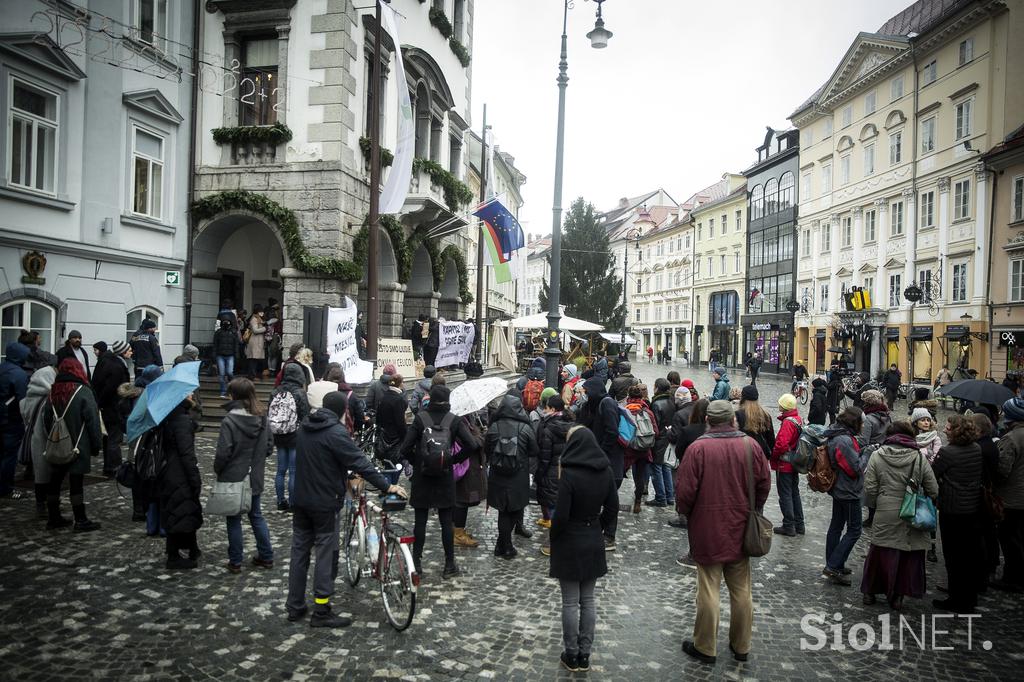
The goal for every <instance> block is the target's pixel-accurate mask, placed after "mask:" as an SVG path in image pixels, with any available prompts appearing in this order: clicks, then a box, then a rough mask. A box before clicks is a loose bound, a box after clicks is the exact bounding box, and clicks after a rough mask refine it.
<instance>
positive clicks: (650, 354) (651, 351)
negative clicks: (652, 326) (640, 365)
mask: <svg viewBox="0 0 1024 682" xmlns="http://www.w3.org/2000/svg"><path fill="white" fill-rule="evenodd" d="M647 364H649V365H653V364H654V347H653V346H647Z"/></svg>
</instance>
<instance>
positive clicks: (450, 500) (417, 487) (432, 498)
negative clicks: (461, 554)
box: [401, 384, 480, 578]
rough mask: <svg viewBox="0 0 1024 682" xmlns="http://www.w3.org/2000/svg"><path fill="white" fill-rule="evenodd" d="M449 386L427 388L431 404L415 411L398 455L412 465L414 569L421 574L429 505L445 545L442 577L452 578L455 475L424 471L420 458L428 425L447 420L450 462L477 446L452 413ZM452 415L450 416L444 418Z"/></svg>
mask: <svg viewBox="0 0 1024 682" xmlns="http://www.w3.org/2000/svg"><path fill="white" fill-rule="evenodd" d="M450 396H451V389H450V388H448V387H447V386H444V385H442V384H438V385H437V386H432V387H431V389H430V404H429V405H428V406H427V409H425V410H420V411H419V412H417V413H416V417H415V419H413V420H412V425H411V426H410V427H409V429H408V431H406V434H405V441H404V442H403V443H402V449H401V456H402V458H403V459H406V460H408V461H409V463H410V464H412V466H413V470H412V494H411V495H410V496H409V504H410V505H411V506H412V508H413V509H414V510H415V511H416V525H415V526H414V529H413V535H414V536H415V540H414V542H413V546H412V560H413V563H414V564H415V566H416V572H417V573H419V574H420V575H421V576H422V575H423V569H422V565H421V563H420V559H421V557H422V556H423V542H424V540H425V539H426V534H427V517H428V516H429V515H430V510H431V509H436V510H437V520H438V522H439V523H440V525H441V543H442V544H443V545H444V561H445V566H444V573H443V577H445V578H452V577H455V576H457V575H459V573H460V571H459V567H458V566H456V564H455V544H454V539H453V535H454V532H453V529H452V513H453V509H454V507H455V477H454V475H453V474H452V471H451V468H450V467H449V468H447V469H446V470H445V473H444V474H443V475H441V476H431V475H429V474H427V473H425V472H424V471H423V466H422V463H421V462H420V461H419V459H420V448H419V445H420V441H421V440H423V436H424V433H425V432H426V431H427V429H431V430H435V432H436V430H437V429H438V428H439V427H441V426H442V425H443V424H445V423H448V424H449V429H450V431H451V437H452V441H453V442H458V444H459V447H460V448H461V449H460V450H459V453H458V454H457V455H454V456H453V457H452V463H453V464H455V463H458V462H461V461H463V460H465V459H466V458H468V457H470V456H471V455H472V454H474V452H476V451H477V450H478V449H479V447H480V444H479V441H478V440H477V439H476V437H475V436H474V435H473V431H472V430H471V429H470V427H469V424H468V423H467V422H466V420H465V419H460V418H459V417H456V416H455V415H452V414H451V410H450V404H449V397H450ZM449 415H450V416H451V419H450V420H446V419H445V418H446V417H448V416H449Z"/></svg>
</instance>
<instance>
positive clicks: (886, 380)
mask: <svg viewBox="0 0 1024 682" xmlns="http://www.w3.org/2000/svg"><path fill="white" fill-rule="evenodd" d="M902 383H903V373H902V372H900V370H899V369H898V368H897V367H896V363H895V362H894V363H892V364H891V365H889V369H887V370H886V371H885V374H883V375H882V388H883V389H885V404H886V405H888V406H889V409H890V410H892V407H893V405H894V404H895V403H896V398H897V396H898V395H899V391H900V384H902Z"/></svg>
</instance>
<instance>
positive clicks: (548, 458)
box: [534, 412, 607, 509]
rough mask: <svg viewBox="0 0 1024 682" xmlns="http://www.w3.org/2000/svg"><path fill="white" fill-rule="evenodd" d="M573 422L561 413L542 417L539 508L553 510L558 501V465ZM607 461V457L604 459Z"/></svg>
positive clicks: (538, 488)
mask: <svg viewBox="0 0 1024 682" xmlns="http://www.w3.org/2000/svg"><path fill="white" fill-rule="evenodd" d="M573 425H574V424H573V421H572V419H570V418H569V417H567V416H566V415H565V414H564V413H562V412H555V413H554V414H549V415H544V419H543V420H542V421H541V424H540V429H539V432H538V434H537V442H538V445H539V447H540V451H539V454H538V456H537V473H536V474H535V475H534V480H535V481H536V482H537V502H539V503H540V504H541V506H543V507H546V508H548V509H553V508H554V507H555V504H556V503H557V501H558V463H559V462H560V461H561V459H562V453H563V452H565V448H566V445H568V443H567V442H566V436H568V434H569V429H570V428H572V426H573ZM605 459H607V457H605Z"/></svg>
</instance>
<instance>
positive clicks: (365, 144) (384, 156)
mask: <svg viewBox="0 0 1024 682" xmlns="http://www.w3.org/2000/svg"><path fill="white" fill-rule="evenodd" d="M372 144H373V143H372V142H371V141H370V138H368V137H360V138H359V149H360V150H361V151H362V152H363V158H364V159H366V163H370V149H371V145H372ZM394 160H395V155H394V154H392V153H391V150H390V149H388V148H387V147H383V146H382V147H380V167H381V168H387V167H388V166H390V165H391V164H392V163H393V162H394Z"/></svg>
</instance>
